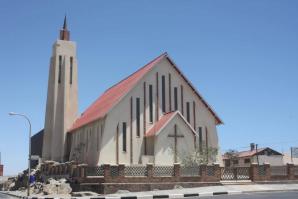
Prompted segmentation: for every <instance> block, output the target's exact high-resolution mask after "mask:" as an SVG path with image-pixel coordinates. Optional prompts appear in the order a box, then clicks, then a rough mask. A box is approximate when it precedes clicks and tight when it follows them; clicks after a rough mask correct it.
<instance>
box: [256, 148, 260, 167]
mask: <svg viewBox="0 0 298 199" xmlns="http://www.w3.org/2000/svg"><path fill="white" fill-rule="evenodd" d="M256 154H257V162H258V165H260V162H259V155H258V144H256Z"/></svg>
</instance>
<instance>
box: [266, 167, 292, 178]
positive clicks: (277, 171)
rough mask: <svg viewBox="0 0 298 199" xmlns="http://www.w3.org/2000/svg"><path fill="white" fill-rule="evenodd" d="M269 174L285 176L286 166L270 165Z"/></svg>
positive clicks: (286, 173)
mask: <svg viewBox="0 0 298 199" xmlns="http://www.w3.org/2000/svg"><path fill="white" fill-rule="evenodd" d="M270 168H271V175H272V176H286V175H288V172H287V166H272V167H270Z"/></svg>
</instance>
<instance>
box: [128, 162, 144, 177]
mask: <svg viewBox="0 0 298 199" xmlns="http://www.w3.org/2000/svg"><path fill="white" fill-rule="evenodd" d="M124 175H125V176H147V175H148V172H147V167H146V166H139V165H135V166H126V167H125V168H124Z"/></svg>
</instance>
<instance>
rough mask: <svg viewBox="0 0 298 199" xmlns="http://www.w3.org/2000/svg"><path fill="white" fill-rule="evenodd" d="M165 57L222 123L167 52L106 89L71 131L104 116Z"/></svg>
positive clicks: (220, 122)
mask: <svg viewBox="0 0 298 199" xmlns="http://www.w3.org/2000/svg"><path fill="white" fill-rule="evenodd" d="M163 58H167V59H168V60H169V62H171V63H172V65H173V66H174V68H175V69H176V70H177V71H178V73H179V74H180V75H181V76H182V78H183V79H184V80H185V81H186V82H187V83H188V85H189V86H190V87H191V88H192V89H193V91H194V92H195V94H197V96H198V97H199V98H200V99H201V100H202V102H203V103H204V104H205V106H206V107H207V108H208V110H209V111H210V112H211V113H212V115H213V116H214V117H215V118H216V121H217V123H218V124H222V121H221V120H220V119H219V117H218V116H217V115H216V113H215V112H214V111H213V110H212V109H211V107H210V106H209V105H208V103H207V102H206V101H205V100H204V99H203V98H202V96H201V95H200V94H199V93H198V91H197V90H196V89H195V88H194V87H193V86H192V84H191V83H190V82H189V81H188V80H187V79H186V77H185V76H184V75H183V74H182V72H181V71H180V70H179V69H178V67H176V65H175V64H174V63H173V61H172V60H171V59H170V58H169V57H168V55H167V53H163V54H162V55H160V56H159V57H157V58H155V59H154V60H152V61H151V62H149V63H148V64H146V65H145V66H143V67H142V68H140V69H139V70H138V71H136V72H135V73H133V74H131V75H130V76H128V77H127V78H125V79H124V80H122V81H120V82H119V83H117V84H116V85H114V86H112V87H111V88H109V89H108V90H106V91H105V92H104V93H103V95H101V96H100V97H99V98H98V99H97V100H96V101H95V102H94V103H93V104H92V105H91V106H90V107H89V108H87V110H86V111H85V112H83V113H82V114H81V116H80V117H79V118H78V119H77V120H76V121H75V122H74V124H73V126H72V127H71V128H70V129H69V132H71V131H73V130H75V129H77V128H80V127H82V126H84V125H87V124H89V123H91V122H94V121H96V120H98V119H100V118H103V117H104V116H105V115H106V114H107V113H108V112H109V111H110V110H111V109H112V108H113V107H114V106H115V105H116V104H117V103H118V102H119V101H120V100H121V99H122V97H124V96H125V95H126V94H127V93H128V92H129V91H130V90H131V89H132V88H133V87H134V86H135V85H136V84H137V83H138V81H139V80H141V79H142V78H143V77H144V76H145V75H146V74H147V73H148V72H149V71H150V70H151V69H152V68H153V67H154V66H155V65H156V64H157V63H158V62H159V61H161V60H162V59H163Z"/></svg>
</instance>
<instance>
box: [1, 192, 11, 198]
mask: <svg viewBox="0 0 298 199" xmlns="http://www.w3.org/2000/svg"><path fill="white" fill-rule="evenodd" d="M2 198H3V199H4V198H5V199H6V198H7V199H15V197H12V196H9V195H6V194H2V193H0V199H2Z"/></svg>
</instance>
